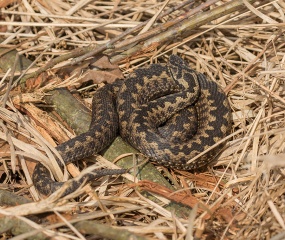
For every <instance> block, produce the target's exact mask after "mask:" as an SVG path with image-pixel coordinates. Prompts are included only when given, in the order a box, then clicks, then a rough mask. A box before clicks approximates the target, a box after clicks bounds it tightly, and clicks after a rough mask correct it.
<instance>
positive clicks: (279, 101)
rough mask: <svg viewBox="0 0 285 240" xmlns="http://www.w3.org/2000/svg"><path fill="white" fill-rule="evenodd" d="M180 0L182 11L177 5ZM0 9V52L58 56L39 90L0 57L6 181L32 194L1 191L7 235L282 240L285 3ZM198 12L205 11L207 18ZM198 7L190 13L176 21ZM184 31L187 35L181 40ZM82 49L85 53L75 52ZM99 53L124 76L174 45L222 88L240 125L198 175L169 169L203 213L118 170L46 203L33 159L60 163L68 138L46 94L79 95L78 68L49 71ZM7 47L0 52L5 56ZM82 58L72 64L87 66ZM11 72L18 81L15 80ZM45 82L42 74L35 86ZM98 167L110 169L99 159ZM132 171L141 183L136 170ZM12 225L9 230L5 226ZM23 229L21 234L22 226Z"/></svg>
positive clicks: (48, 4) (66, 4) (41, 3)
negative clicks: (120, 176)
mask: <svg viewBox="0 0 285 240" xmlns="http://www.w3.org/2000/svg"><path fill="white" fill-rule="evenodd" d="M183 2H184V5H183ZM235 2H239V4H241V5H242V6H243V8H242V9H233V11H232V12H230V14H225V13H224V14H220V15H215V16H214V17H213V18H211V17H212V15H211V14H210V13H211V10H213V9H217V7H218V6H220V7H221V11H222V10H224V9H223V7H224V6H225V4H227V3H235ZM249 2H251V3H249ZM252 2H254V5H251V4H252ZM8 3H9V4H10V5H8ZM186 3H187V4H186ZM178 6H181V8H178V9H177V10H175V9H173V8H174V7H178ZM203 6H205V7H204V8H203V9H201V8H202V7H203ZM0 7H2V8H1V14H2V16H1V19H0V21H1V23H0V26H1V28H0V36H1V37H2V43H1V51H5V52H8V51H11V50H13V49H16V50H17V52H18V53H19V54H20V55H23V56H25V57H26V58H28V59H30V60H32V61H34V62H33V64H32V65H31V66H30V68H28V69H27V71H26V72H27V73H34V72H35V71H37V73H39V72H40V71H41V70H42V69H44V67H45V66H47V65H46V64H47V62H49V61H50V60H52V59H57V60H58V61H57V62H55V60H53V61H54V62H52V63H54V64H51V65H48V67H49V68H47V70H45V69H44V70H45V71H44V72H45V74H42V75H41V78H37V79H36V81H34V82H32V83H31V82H27V83H26V87H28V88H29V89H32V92H31V93H26V94H23V91H24V90H21V89H19V88H16V85H17V84H18V83H19V80H22V82H23V78H22V77H21V72H19V71H18V69H17V68H16V69H15V68H13V64H10V65H8V66H5V67H4V65H3V63H1V65H2V66H1V68H2V69H3V72H2V73H0V76H1V81H0V84H1V85H0V90H1V107H0V116H1V121H0V129H1V131H0V139H1V148H0V159H1V165H0V166H1V168H0V173H1V175H2V177H1V183H0V188H1V189H6V190H9V191H13V192H15V194H16V195H18V196H25V197H26V198H28V199H31V200H35V201H36V202H34V201H32V202H30V203H24V204H20V203H23V202H21V201H22V200H18V201H17V200H14V198H16V195H13V197H9V198H8V200H5V199H4V196H6V195H5V194H7V193H6V192H5V191H3V192H1V203H0V204H1V205H2V206H3V207H2V208H1V209H0V213H1V217H2V218H1V219H0V232H2V238H3V239H5V238H9V237H11V235H10V234H14V235H18V234H20V235H18V236H17V238H15V239H26V238H28V237H29V236H33V235H35V234H37V233H44V234H46V235H47V236H50V237H51V236H52V237H54V238H55V239H64V238H65V239H85V238H86V239H93V238H90V236H89V237H88V236H87V235H85V233H89V234H92V235H94V236H96V235H98V236H100V237H101V238H103V237H106V238H111V239H128V238H129V237H134V236H133V235H132V234H135V235H136V236H137V237H138V236H139V237H141V239H192V238H193V237H196V238H197V239H199V238H201V239H206V238H207V239H284V238H285V221H284V219H285V202H284V199H285V181H284V167H285V154H284V148H285V134H284V133H285V120H284V119H285V97H284V96H285V79H284V77H283V76H284V73H285V71H284V61H285V55H284V50H285V44H284V33H283V29H284V26H285V1H283V0H278V1H277V0H276V1H273V0H268V1H260V2H257V1H249V0H247V1H246V0H244V1H230V0H224V1H214V0H212V1H208V2H207V4H204V5H203V4H202V2H200V1H187V2H186V1H165V2H159V1H150V0H146V1H125V2H122V1H114V2H110V1H88V0H85V1H83V0H81V1H65V0H51V1H46V0H35V1H26V0H23V1H16V0H15V1H10V2H9V1H0ZM190 9H194V11H193V12H192V11H190ZM160 11H161V12H162V13H165V16H164V17H163V18H161V17H158V16H157V15H158V13H159V12H160ZM201 11H204V12H206V16H205V17H206V20H205V19H204V18H202V17H201V16H203V13H201ZM196 12H197V14H198V15H196V17H194V19H193V20H191V21H190V20H187V19H186V20H185V21H184V22H182V23H178V25H175V27H172V23H173V24H177V23H176V22H175V21H178V20H180V19H181V18H183V17H184V16H185V15H187V14H189V15H190V14H194V13H196ZM147 20H150V21H148V23H146V21H147ZM195 21H196V22H195ZM193 22H195V24H193ZM190 23H191V24H190ZM153 29H155V30H153ZM170 29H171V30H172V32H171V35H170V36H169V35H168V34H169V30H170ZM185 29H186V31H185ZM180 30H181V31H182V30H183V31H182V33H183V35H181V36H179V37H178V35H177V33H178V32H179V31H180ZM139 33H140V35H139ZM122 34H125V36H124V37H122ZM110 39H111V40H112V42H111V44H110V43H109V44H108V42H109V41H110ZM90 45H91V47H90ZM87 46H89V48H87ZM78 48H83V49H88V50H87V51H86V52H83V53H78V52H74V51H73V49H78ZM98 49H100V50H102V51H104V53H106V54H107V55H108V56H110V58H111V60H112V61H113V62H116V63H118V64H119V66H120V68H121V69H123V70H124V73H125V75H127V73H128V72H130V71H132V69H134V68H136V67H139V66H143V65H145V64H147V63H149V62H156V61H159V62H166V61H167V57H168V56H169V55H170V54H171V53H177V54H179V55H180V56H182V57H183V58H184V59H185V60H186V61H188V62H189V63H190V65H191V67H192V68H194V69H196V70H197V71H200V72H203V73H205V74H207V76H208V77H209V78H210V79H212V80H214V81H217V82H218V83H219V84H220V85H221V86H222V87H223V88H224V90H225V92H226V93H227V94H228V99H229V101H230V104H231V108H232V113H233V126H232V133H231V135H230V136H229V137H228V139H229V142H228V144H227V147H226V149H225V151H224V152H223V153H222V155H221V156H220V157H219V159H218V162H217V164H216V165H215V166H214V167H211V168H209V171H208V172H206V173H200V174H198V175H197V176H196V178H195V177H194V178H193V175H191V174H190V173H186V172H171V173H169V172H168V171H167V170H166V169H163V168H162V170H163V171H164V174H165V175H166V174H169V175H168V178H169V179H170V180H171V181H172V183H173V185H174V186H175V189H176V190H178V191H177V192H176V193H175V194H177V195H175V196H178V195H179V192H180V191H181V189H182V190H184V191H183V192H186V193H187V194H186V195H187V196H193V197H195V199H198V200H199V201H200V202H202V203H203V204H204V205H206V206H207V208H208V209H205V208H204V209H203V208H202V209H203V210H202V211H201V210H199V209H198V208H197V207H194V209H193V211H192V212H191V213H190V214H189V212H185V214H184V215H186V216H184V217H183V216H182V215H183V214H182V215H177V214H176V212H174V211H172V210H169V209H168V208H165V206H166V204H167V203H169V199H171V196H172V194H168V195H169V196H167V197H169V198H168V199H166V198H165V197H162V196H158V195H155V196H156V197H157V199H159V200H158V202H155V201H153V199H148V198H146V197H145V196H144V195H142V194H141V193H140V192H139V191H138V190H137V189H136V188H134V185H131V184H123V183H121V182H120V181H119V180H116V179H114V178H103V179H101V180H100V181H99V182H98V183H95V184H93V185H92V186H91V188H90V187H89V190H86V188H82V189H79V190H78V191H77V192H76V193H74V194H73V195H72V196H67V197H65V198H59V195H58V194H53V195H51V196H50V197H48V198H46V199H41V200H39V199H40V196H38V193H37V192H36V191H35V189H34V188H33V187H32V181H31V178H30V173H31V171H32V170H31V169H32V167H33V166H32V165H33V164H32V162H31V161H29V160H31V159H34V160H37V161H38V160H40V161H47V162H48V161H50V160H51V159H54V157H53V154H52V152H53V151H54V146H55V145H56V144H55V142H54V139H56V141H57V142H62V141H65V140H66V139H68V138H69V137H71V136H73V133H71V132H70V129H69V128H68V127H67V126H66V125H64V124H63V123H62V122H61V123H60V122H59V121H56V122H55V121H54V120H53V119H52V120H50V118H49V117H48V116H45V111H46V110H47V109H46V108H44V109H41V107H42V106H43V104H44V100H43V98H44V96H45V93H46V92H47V91H48V90H49V89H52V88H55V87H58V86H68V87H69V89H74V88H78V90H79V91H81V92H84V91H83V90H85V89H83V85H81V81H80V78H79V77H78V74H77V75H72V74H69V73H67V72H66V73H65V79H63V78H60V77H58V76H56V75H55V74H54V73H55V72H56V70H58V69H60V68H62V67H66V68H67V69H69V68H70V64H71V63H74V62H82V61H83V60H85V59H86V56H85V57H82V55H83V54H85V53H88V52H90V51H95V53H96V51H97V54H98V53H101V52H100V51H98ZM66 53H72V54H73V55H71V56H70V55H66ZM93 53H94V52H93ZM0 54H1V58H2V59H3V56H2V55H3V52H2V53H0ZM96 56H97V55H96ZM14 57H15V55H13V58H14ZM78 57H80V58H78ZM4 61H5V62H6V61H7V62H8V60H4ZM13 62H14V59H12V63H13ZM85 66H86V65H80V66H77V67H76V68H77V69H79V70H82V71H85V70H86V69H85V68H84V67H85ZM14 70H15V71H14ZM11 75H14V76H16V77H19V76H20V78H18V80H17V81H14V82H12V81H11V80H10V79H12V78H9V76H11ZM41 79H43V80H45V81H46V82H45V83H44V84H42V86H41V87H39V84H38V82H37V81H40V80H41ZM35 87H36V88H35ZM30 91H31V90H30ZM19 96H20V97H19ZM19 99H20V100H19ZM37 111H40V113H37ZM41 114H42V115H41ZM40 121H43V123H44V124H47V125H48V126H49V127H48V128H50V129H55V128H57V127H58V126H59V129H61V130H59V131H60V134H58V135H59V136H55V135H54V134H52V133H51V132H49V131H47V129H45V128H44V127H43V126H42V125H43V124H39V123H40ZM50 121H51V122H52V123H49V122H50ZM49 124H55V125H52V126H51V125H49ZM54 132H57V131H54ZM28 159H29V160H28ZM100 163H101V164H103V165H104V161H100ZM20 170H21V171H20ZM12 173H17V174H12ZM171 174H172V175H171ZM15 175H17V176H16V177H15ZM126 177H127V178H128V179H129V180H131V181H132V180H134V179H133V177H132V176H131V175H127V176H126ZM205 183H207V184H208V185H207V184H205ZM87 188H88V187H87ZM91 190H93V191H92V193H90V191H91ZM94 190H96V191H94ZM86 191H87V192H88V191H89V195H87V194H86V193H85V192H86ZM2 196H3V197H2ZM184 196H185V195H184ZM74 197H76V198H74ZM12 200H13V201H15V202H12ZM38 200H39V201H38ZM10 201H11V202H10ZM15 204H16V205H17V206H13V205H15ZM18 204H20V205H18ZM9 205H10V206H9ZM209 211H210V212H211V211H212V214H210V212H209ZM47 212H51V213H52V214H51V215H50V216H48V217H45V218H44V221H42V222H41V221H38V220H37V219H33V218H28V217H27V215H29V216H35V215H36V214H38V213H47ZM8 222H9V223H10V224H11V225H10V227H7V226H6V225H5V224H6V223H8ZM4 223H5V224H4ZM89 224H91V226H89ZM100 224H102V225H100ZM1 226H2V227H1ZM4 226H5V227H6V228H5V227H4ZM19 226H21V227H23V229H24V230H22V231H20V230H18V229H19ZM88 227H89V228H88ZM105 228H107V229H105ZM8 230H9V231H8ZM17 230H18V232H17ZM25 232H26V233H25ZM42 237H43V236H39V239H41V238H42ZM94 238H96V237H94Z"/></svg>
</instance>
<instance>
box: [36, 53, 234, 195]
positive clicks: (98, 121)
mask: <svg viewBox="0 0 285 240" xmlns="http://www.w3.org/2000/svg"><path fill="white" fill-rule="evenodd" d="M230 123H231V111H230V106H229V102H228V100H227V97H226V95H225V93H224V92H223V90H222V89H221V88H220V87H219V86H218V84H217V83H216V82H214V81H211V80H209V79H207V78H206V77H205V75H203V74H202V73H198V72H196V71H194V70H192V69H190V68H189V66H188V65H187V63H185V62H184V61H183V60H182V59H181V58H180V57H178V56H177V55H171V56H170V58H169V62H168V63H167V64H150V65H148V66H146V67H143V68H139V69H137V70H135V71H134V72H133V73H132V74H131V75H130V76H129V77H128V78H127V79H126V80H124V81H123V80H117V81H115V82H114V83H111V84H106V85H105V86H104V87H101V88H99V89H98V90H97V91H96V93H95V95H94V97H93V101H92V121H91V124H90V128H89V130H88V132H86V133H83V134H81V135H79V136H77V137H75V138H73V139H70V140H69V141H67V142H64V143H63V144H60V145H58V146H57V148H56V149H57V151H58V152H59V154H60V155H61V157H62V159H63V161H64V163H65V164H68V163H71V162H74V161H77V160H81V159H83V158H85V157H88V156H91V155H93V154H95V153H99V152H100V151H102V150H103V149H104V148H106V147H107V146H109V145H110V144H111V142H112V141H113V140H114V139H115V137H116V136H117V134H118V132H119V133H120V135H121V136H122V138H123V139H124V140H126V141H127V142H129V143H130V144H131V145H132V146H133V147H135V148H136V149H138V150H139V151H140V152H141V153H142V154H144V155H146V156H148V157H149V158H150V160H151V161H155V162H157V163H158V164H161V165H163V166H166V167H171V168H175V169H183V170H195V169H199V168H201V167H204V166H206V165H208V164H209V163H210V162H211V161H212V160H213V159H214V158H215V157H216V156H217V154H218V153H219V152H220V151H221V149H222V148H223V146H224V144H225V142H223V143H222V144H219V145H217V146H216V147H215V148H213V149H211V150H210V151H206V153H205V154H203V155H201V156H200V157H199V158H197V159H195V160H194V161H191V159H193V158H194V157H195V156H197V155H198V154H200V153H202V152H204V151H205V150H207V149H208V148H210V147H211V146H213V145H214V144H216V143H217V142H219V141H220V140H222V139H223V138H225V137H226V136H227V135H228V134H229V132H230V126H231V124H230ZM58 163H59V165H60V166H62V163H61V162H60V161H59V160H58ZM127 171H128V170H127V169H119V170H111V169H103V170H97V171H93V172H91V173H86V174H84V175H83V176H82V177H81V178H80V179H76V181H72V182H71V184H70V185H69V187H68V188H67V189H66V190H65V192H64V193H63V195H66V194H69V193H71V192H73V191H74V190H76V189H77V188H78V187H79V186H80V185H81V184H82V183H84V182H88V181H92V180H93V179H95V178H98V177H100V176H105V175H115V174H122V173H126V172H127ZM33 182H34V186H35V187H36V189H37V190H38V191H39V192H40V193H42V194H44V195H50V194H51V193H53V192H54V191H55V190H57V189H59V188H60V187H61V186H62V185H63V183H62V182H56V181H54V180H53V179H52V178H51V176H50V172H49V170H48V169H47V168H46V167H45V166H44V165H43V164H41V163H38V164H37V165H36V167H35V170H34V173H33Z"/></svg>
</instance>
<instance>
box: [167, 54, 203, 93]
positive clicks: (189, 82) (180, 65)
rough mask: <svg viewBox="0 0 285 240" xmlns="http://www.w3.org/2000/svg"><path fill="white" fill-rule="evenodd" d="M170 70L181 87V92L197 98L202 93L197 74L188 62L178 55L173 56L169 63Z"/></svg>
mask: <svg viewBox="0 0 285 240" xmlns="http://www.w3.org/2000/svg"><path fill="white" fill-rule="evenodd" d="M168 70H169V72H170V74H171V76H172V78H173V80H174V81H177V84H178V85H180V87H181V90H186V91H187V92H188V93H189V94H190V95H189V97H190V96H191V97H194V98H197V97H198V95H199V93H200V91H199V90H200V86H199V81H198V78H197V73H196V72H195V71H194V70H192V69H191V68H189V66H188V65H187V63H186V62H184V61H183V59H182V58H180V57H178V56H177V55H171V56H170V57H169V62H168Z"/></svg>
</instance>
